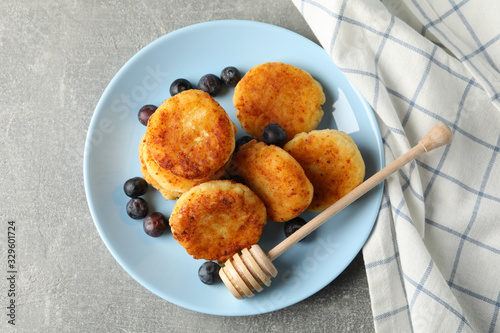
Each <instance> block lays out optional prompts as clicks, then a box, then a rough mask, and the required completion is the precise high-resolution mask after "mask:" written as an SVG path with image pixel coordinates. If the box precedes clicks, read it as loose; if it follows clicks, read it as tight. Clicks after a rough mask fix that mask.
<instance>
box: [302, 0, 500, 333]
mask: <svg viewBox="0 0 500 333" xmlns="http://www.w3.org/2000/svg"><path fill="white" fill-rule="evenodd" d="M293 2H294V4H295V5H296V7H297V8H298V9H299V11H300V12H301V13H302V15H303V16H304V18H305V19H306V21H307V22H308V24H309V25H310V27H311V28H312V30H313V31H314V33H315V35H316V36H317V38H318V40H319V41H320V42H321V44H322V46H323V47H324V48H325V50H326V51H327V52H328V53H329V54H330V55H331V57H332V59H333V61H334V62H335V63H336V64H337V66H339V68H340V69H341V70H342V71H343V73H344V74H345V75H346V76H347V77H348V79H349V80H350V81H351V82H352V83H353V84H354V85H355V86H356V87H357V88H358V89H359V90H360V92H361V93H362V95H363V96H364V97H365V98H366V99H367V101H368V102H369V103H370V104H371V106H372V107H373V109H374V110H375V113H376V116H377V120H378V124H379V127H380V130H381V133H382V137H383V143H384V149H385V155H386V163H387V164H388V163H390V162H392V161H393V160H394V159H395V158H397V157H398V156H400V155H401V154H403V153H404V152H406V151H407V150H408V149H410V148H411V147H412V146H414V145H415V144H416V143H417V142H418V140H419V139H420V138H421V137H422V136H423V135H425V133H426V132H427V131H428V130H429V129H430V128H431V127H432V126H434V125H435V124H436V123H438V122H444V123H446V124H448V125H449V126H450V127H451V129H452V130H453V134H454V139H453V141H452V143H451V144H450V145H448V146H446V147H444V148H440V149H438V150H435V151H432V152H430V153H427V154H423V155H421V156H420V157H419V158H418V159H417V160H416V161H413V162H412V163H410V164H408V165H407V166H406V167H404V168H403V169H401V170H400V171H399V172H398V173H396V174H394V175H392V176H391V177H390V178H389V179H388V180H387V182H386V187H385V193H384V198H383V201H382V206H381V208H380V214H379V217H378V220H377V222H376V225H375V228H374V230H373V232H372V235H371V236H370V238H369V240H368V242H367V243H366V245H365V246H364V248H363V256H364V260H365V265H366V272H367V276H368V283H369V288H370V297H371V304H372V310H373V319H374V323H375V329H376V331H377V332H500V318H499V317H500V313H499V312H500V156H499V155H500V71H499V68H500V1H499V0H462V1H459V0H404V1H403V0H384V1H374V0H293Z"/></svg>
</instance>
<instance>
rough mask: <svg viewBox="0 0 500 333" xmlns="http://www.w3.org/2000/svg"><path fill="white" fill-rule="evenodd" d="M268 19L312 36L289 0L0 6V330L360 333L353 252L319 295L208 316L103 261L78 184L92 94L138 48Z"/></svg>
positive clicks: (364, 324)
mask: <svg viewBox="0 0 500 333" xmlns="http://www.w3.org/2000/svg"><path fill="white" fill-rule="evenodd" d="M220 19H246V20H256V21H262V22H267V23H271V24H275V25H278V26H281V27H284V28H287V29H290V30H292V31H294V32H297V33H299V34H301V35H303V36H305V37H308V38H310V39H312V40H313V41H316V39H315V37H314V35H313V34H312V32H311V30H310V29H309V27H308V26H307V24H306V22H305V21H304V19H303V18H302V16H301V15H300V13H299V12H298V10H297V9H296V8H295V7H294V5H293V4H292V2H291V1H289V0H279V1H263V0H259V1H246V0H227V1H226V0H224V1H223V0H219V1H192V0H184V1H177V0H172V1H159V0H155V1H135V0H134V1H130V0H125V1H103V2H101V1H96V0H89V1H84V0H74V1H55V0H47V1H34V0H33V1H28V0H22V1H16V2H13V1H2V2H1V3H0V59H1V66H2V67H1V72H0V112H1V122H0V137H1V142H2V144H1V146H0V154H1V161H0V180H1V181H0V207H1V208H0V221H1V226H0V253H1V258H2V259H1V262H0V267H1V272H0V281H3V282H0V307H1V308H2V309H3V311H2V313H1V314H0V331H2V332H8V331H20V332H198V331H204V332H225V331H226V332H283V331H285V330H286V331H287V332H304V331H308V332H324V331H338V332H349V331H351V332H361V331H363V332H367V331H372V330H373V323H372V314H371V309H370V300H369V293H368V286H367V282H366V275H365V271H364V266H363V260H362V257H361V255H358V256H357V258H356V259H355V260H354V262H353V263H352V264H351V265H350V266H349V267H348V268H347V269H346V271H345V272H344V273H343V274H342V275H341V276H339V277H338V278H337V279H336V280H335V281H334V282H332V283H331V284H330V285H328V286H327V287H326V288H324V289H323V290H321V291H320V292H318V293H317V294H315V295H313V296H312V297H310V298H308V299H306V300H304V301H302V302H300V303H298V304H296V305H294V306H291V307H288V308H286V309H283V310H279V311H276V312H273V313H268V314H263V315H259V316H253V317H218V316H210V315H205V314H200V313H196V312H193V311H190V310H186V309H183V308H180V307H178V306H176V305H173V304H170V303H168V302H166V301H164V300H163V299H161V298H159V297H157V296H156V295H154V294H152V293H150V292H149V291H148V290H146V289H145V288H143V287H142V286H141V285H140V284H138V283H137V282H136V281H135V280H133V279H132V278H131V277H130V276H129V275H128V274H127V273H126V272H125V271H124V270H123V269H122V268H121V267H120V266H119V265H118V263H117V262H116V261H115V260H114V258H113V257H112V256H111V254H110V253H109V252H108V250H107V249H106V247H105V245H104V243H103V242H102V241H101V239H100V237H99V235H98V233H97V230H96V229H95V227H94V224H93V221H92V218H91V216H90V213H89V209H88V206H87V202H86V198H85V191H84V186H83V172H82V165H83V150H84V144H85V138H86V132H87V128H88V125H89V122H90V119H91V117H92V114H93V111H94V108H95V106H96V104H97V101H98V100H99V97H100V95H101V94H102V92H103V91H104V89H105V88H106V86H107V84H108V83H109V81H110V80H111V79H112V77H113V76H114V74H115V73H116V72H117V71H118V70H119V69H120V67H121V66H122V65H123V64H124V63H125V62H126V61H127V60H128V59H129V58H130V57H132V56H133V55H134V54H135V53H136V52H137V51H138V50H140V49H141V48H143V47H144V46H146V45H147V44H149V43H150V42H152V41H154V40H155V39H157V38H158V37H160V36H162V35H164V34H166V33H168V32H170V31H173V30H175V29H178V28H181V27H184V26H187V25H190V24H194V23H198V22H203V21H210V20H220ZM9 220H14V221H15V222H16V227H17V229H16V245H17V247H16V250H17V253H16V255H17V256H16V263H17V266H18V271H19V276H18V279H17V281H16V282H17V290H16V292H17V293H16V302H17V308H16V326H15V327H12V326H11V325H9V324H7V320H8V317H7V316H6V312H7V311H6V309H5V307H6V306H7V305H8V303H7V302H8V297H7V288H8V282H7V280H6V275H7V273H6V271H7V268H6V265H7V253H6V251H7V245H6V239H7V222H8V221H9Z"/></svg>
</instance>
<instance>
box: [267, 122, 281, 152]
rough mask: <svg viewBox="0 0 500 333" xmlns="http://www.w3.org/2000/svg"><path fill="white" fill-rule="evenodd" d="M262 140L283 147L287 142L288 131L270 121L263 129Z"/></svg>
mask: <svg viewBox="0 0 500 333" xmlns="http://www.w3.org/2000/svg"><path fill="white" fill-rule="evenodd" d="M262 141H264V143H265V144H268V145H275V146H278V147H283V145H284V144H285V143H286V131H285V130H284V129H283V127H281V126H280V125H278V124H276V123H270V124H269V125H267V126H266V127H264V130H263V131H262Z"/></svg>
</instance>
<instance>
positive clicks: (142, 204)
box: [127, 198, 149, 220]
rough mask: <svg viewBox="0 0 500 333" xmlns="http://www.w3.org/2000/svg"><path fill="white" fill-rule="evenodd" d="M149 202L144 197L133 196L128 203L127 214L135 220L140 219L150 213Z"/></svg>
mask: <svg viewBox="0 0 500 333" xmlns="http://www.w3.org/2000/svg"><path fill="white" fill-rule="evenodd" d="M148 211H149V206H148V202H147V201H146V200H144V199H143V198H132V199H130V201H129V202H128V203H127V214H128V216H130V217H131V218H133V219H134V220H140V219H143V218H145V217H146V215H148Z"/></svg>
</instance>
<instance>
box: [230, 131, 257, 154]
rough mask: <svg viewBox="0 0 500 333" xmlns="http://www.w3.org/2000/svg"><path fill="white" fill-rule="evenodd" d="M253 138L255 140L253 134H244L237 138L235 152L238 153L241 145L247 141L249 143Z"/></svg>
mask: <svg viewBox="0 0 500 333" xmlns="http://www.w3.org/2000/svg"><path fill="white" fill-rule="evenodd" d="M252 140H253V138H252V137H251V136H248V135H245V136H242V137H241V138H239V139H238V140H236V144H235V147H234V152H235V153H236V152H237V151H238V150H240V147H241V146H243V145H244V144H245V143H249V142H250V141H252Z"/></svg>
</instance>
